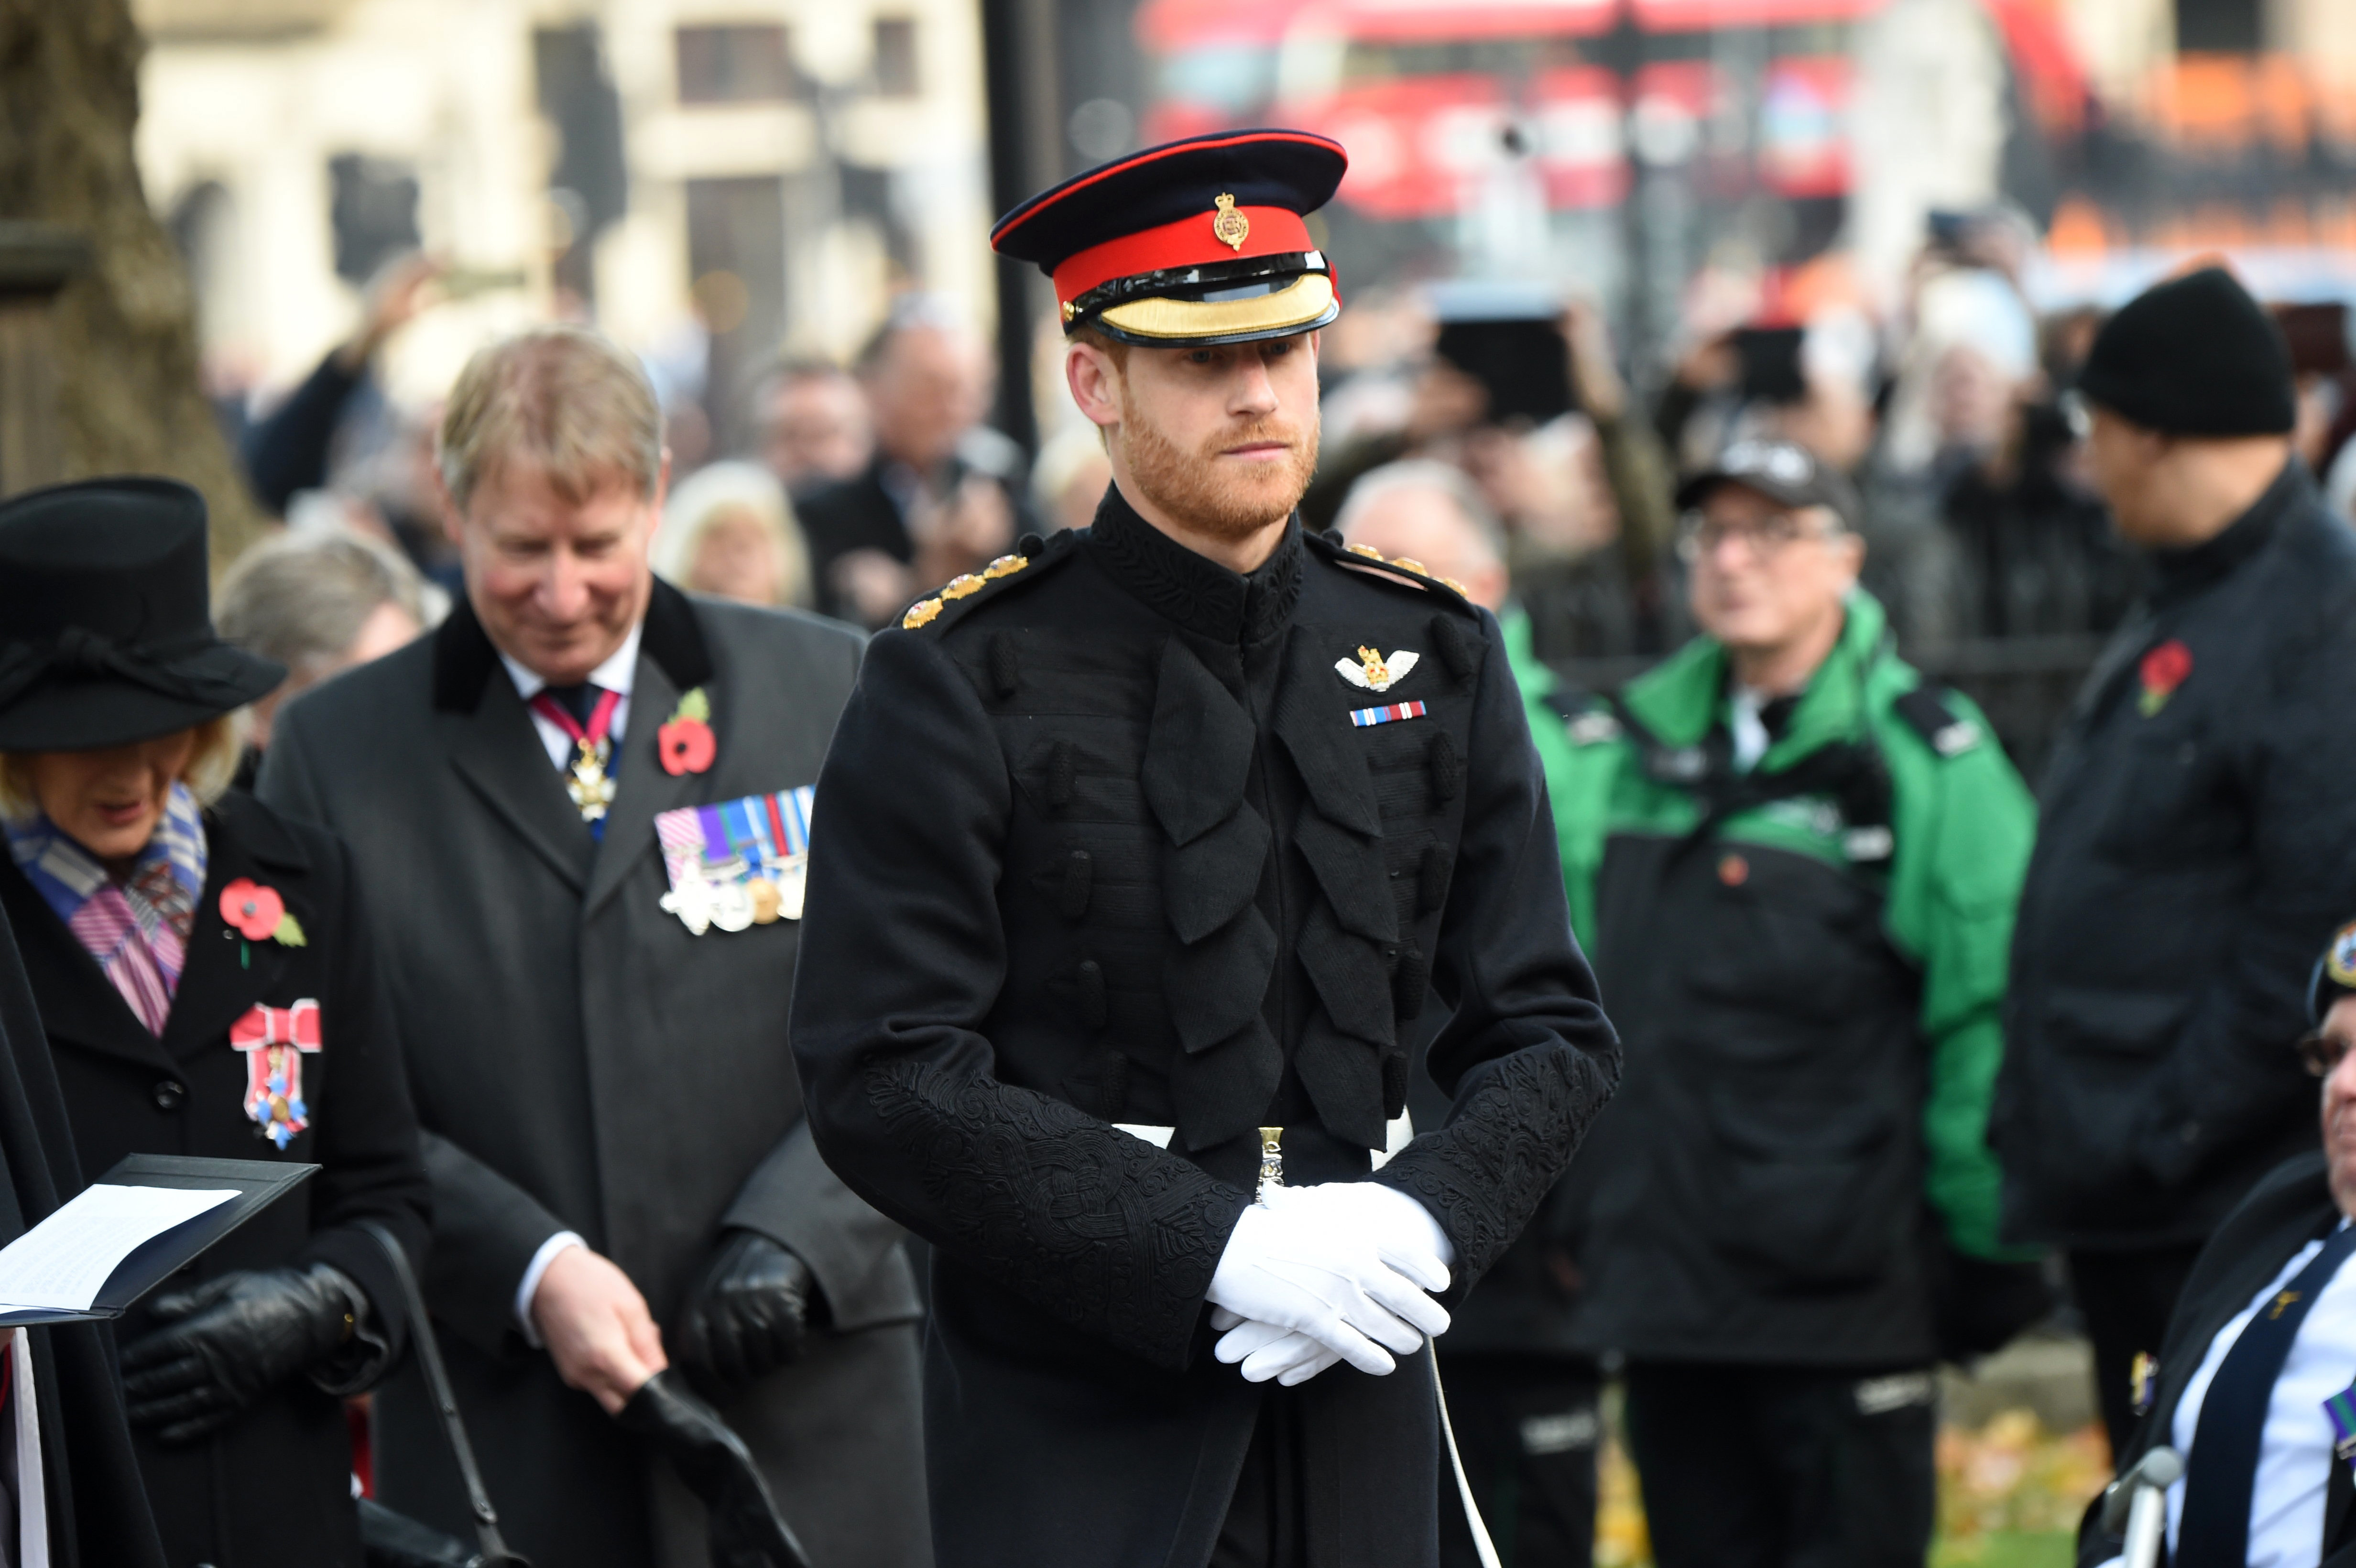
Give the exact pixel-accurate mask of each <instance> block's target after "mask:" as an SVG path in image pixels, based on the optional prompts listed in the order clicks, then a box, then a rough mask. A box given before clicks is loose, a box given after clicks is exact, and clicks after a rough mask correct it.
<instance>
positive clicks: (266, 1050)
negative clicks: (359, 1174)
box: [229, 997, 320, 1148]
mask: <svg viewBox="0 0 2356 1568" xmlns="http://www.w3.org/2000/svg"><path fill="white" fill-rule="evenodd" d="M229 1042H230V1045H232V1046H234V1047H236V1048H237V1049H238V1050H239V1051H243V1052H245V1114H246V1115H248V1116H251V1117H252V1119H253V1123H254V1125H255V1126H257V1127H259V1128H260V1129H261V1130H262V1136H265V1137H267V1138H269V1139H270V1141H271V1142H273V1143H274V1144H276V1145H277V1146H278V1147H280V1148H284V1147H286V1146H287V1145H288V1144H290V1143H292V1142H294V1140H295V1135H296V1134H297V1133H300V1132H302V1131H303V1130H304V1129H305V1128H306V1127H308V1126H309V1125H311V1114H310V1107H309V1106H308V1105H307V1104H305V1103H304V1099H303V1058H305V1056H311V1055H316V1053H317V1052H318V1050H319V1045H320V1033H319V1004H318V1002H317V1001H316V999H315V998H313V997H304V998H303V999H302V1000H300V1001H298V1002H295V1004H294V1005H293V1006H291V1007H284V1008H273V1007H271V1006H270V1005H268V1004H267V1003H263V1002H257V1003H255V1004H254V1005H253V1006H252V1007H251V1008H247V1009H246V1012H245V1016H244V1017H242V1018H241V1019H238V1020H237V1021H236V1022H235V1023H233V1024H231V1025H230V1026H229Z"/></svg>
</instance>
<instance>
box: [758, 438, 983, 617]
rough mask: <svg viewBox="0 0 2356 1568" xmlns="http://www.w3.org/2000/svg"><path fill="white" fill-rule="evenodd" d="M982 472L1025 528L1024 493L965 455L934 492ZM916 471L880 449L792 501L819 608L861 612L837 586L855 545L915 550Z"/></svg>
mask: <svg viewBox="0 0 2356 1568" xmlns="http://www.w3.org/2000/svg"><path fill="white" fill-rule="evenodd" d="M971 475H980V476H981V477H983V478H985V479H988V480H990V481H991V483H993V484H996V485H1000V486H1001V488H1004V489H1006V490H1007V497H1006V498H1007V504H1008V506H1009V507H1011V508H1012V511H1013V513H1014V517H1015V523H1016V526H1017V527H1018V528H1022V527H1027V526H1028V522H1029V517H1030V511H1029V507H1028V505H1027V503H1026V502H1025V501H1024V500H1023V496H1021V495H1019V494H1017V493H1016V492H1015V491H1014V490H1013V489H1012V487H1011V486H1008V485H1006V483H1005V481H1004V479H1002V478H1001V477H1000V476H998V475H989V474H983V473H982V472H981V471H980V470H979V469H976V468H974V467H972V466H971V465H970V464H967V463H966V462H965V461H964V460H963V459H961V458H955V457H953V458H951V459H949V461H948V463H947V464H944V465H943V468H942V471H941V473H940V474H939V475H937V476H936V477H935V479H934V481H933V485H932V488H933V493H934V494H936V495H937V496H950V495H954V494H955V493H956V490H957V487H958V485H960V484H962V483H964V481H965V480H966V479H967V478H968V477H969V476H971ZM924 485H926V481H925V480H924V479H923V478H921V477H919V476H918V475H917V474H916V470H914V469H912V468H910V467H909V466H908V465H907V464H904V463H901V462H898V461H896V460H895V459H894V458H892V457H890V456H887V455H886V454H884V453H881V452H878V453H876V454H875V456H874V457H873V459H872V460H871V461H870V462H869V463H868V464H867V466H866V468H865V469H864V470H863V471H862V472H860V473H858V474H855V475H851V477H850V478H848V479H842V480H838V481H836V482H835V483H834V484H831V485H821V486H820V487H819V488H818V489H816V490H813V491H811V492H810V493H809V495H807V496H802V497H800V498H799V499H798V500H797V501H796V502H795V503H794V518H795V520H796V521H797V522H798V523H799V524H800V525H801V530H802V536H803V538H804V539H805V540H806V541H807V542H808V543H809V556H810V579H811V581H813V582H815V583H817V585H818V603H819V609H821V610H823V611H825V612H826V613H828V614H830V615H839V616H841V617H842V618H843V619H844V620H847V621H856V620H857V619H858V618H859V617H858V615H857V613H855V612H854V611H853V609H852V608H851V604H850V603H849V601H847V600H845V599H843V598H842V597H841V595H840V594H838V593H836V592H835V591H834V583H833V581H832V573H833V570H834V563H835V562H836V561H837V560H841V558H842V557H844V556H845V555H848V554H850V553H851V551H852V550H858V549H873V550H881V551H882V552H883V554H885V555H888V556H890V557H891V558H892V559H893V560H897V561H906V560H910V559H912V558H913V557H914V556H915V554H916V541H915V540H914V539H911V538H909V535H908V513H907V510H906V509H905V507H904V505H903V498H904V497H913V496H915V495H916V493H917V491H918V490H919V489H920V488H922V487H923V486H924Z"/></svg>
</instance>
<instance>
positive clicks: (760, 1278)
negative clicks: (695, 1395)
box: [679, 1231, 818, 1399]
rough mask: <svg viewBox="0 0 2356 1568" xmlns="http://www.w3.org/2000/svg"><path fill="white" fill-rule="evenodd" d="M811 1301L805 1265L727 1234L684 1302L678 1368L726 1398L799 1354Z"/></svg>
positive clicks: (752, 1236) (763, 1240) (813, 1288)
mask: <svg viewBox="0 0 2356 1568" xmlns="http://www.w3.org/2000/svg"><path fill="white" fill-rule="evenodd" d="M817 1298H818V1281H817V1280H816V1279H815V1278H813V1277H812V1276H811V1275H810V1271H809V1264H806V1263H804V1262H802V1260H801V1259H799V1258H798V1257H796V1256H794V1254H793V1253H789V1252H787V1250H786V1249H785V1248H783V1247H781V1246H779V1245H778V1244H777V1243H775V1242H773V1241H771V1240H770V1239H769V1238H768V1237H766V1236H764V1235H762V1234H761V1233H760V1232H757V1231H730V1232H726V1234H725V1235H724V1236H723V1239H722V1241H721V1243H720V1246H719V1249H718V1250H717V1251H715V1252H714V1253H712V1262H711V1263H710V1264H707V1265H706V1266H705V1268H704V1271H703V1277H702V1278H701V1280H699V1281H697V1282H696V1286H695V1290H694V1293H693V1294H692V1295H691V1296H689V1297H688V1303H687V1315H686V1317H685V1319H684V1320H683V1321H682V1322H681V1323H680V1328H679V1364H680V1367H681V1368H682V1369H684V1370H685V1371H686V1372H687V1375H688V1377H689V1379H690V1380H691V1381H693V1382H694V1384H695V1386H696V1387H697V1388H698V1389H700V1390H701V1391H702V1392H704V1393H706V1394H708V1395H710V1396H711V1397H712V1398H714V1399H725V1398H727V1397H728V1396H729V1395H730V1394H733V1393H734V1392H737V1391H738V1390H740V1389H742V1388H743V1387H744V1385H745V1384H746V1383H749V1382H751V1381H753V1380H754V1379H755V1378H757V1377H759V1376H761V1375H762V1374H763V1373H765V1372H769V1371H775V1370H776V1369H777V1368H779V1367H782V1366H784V1365H785V1364H786V1363H787V1362H788V1361H791V1360H795V1359H796V1358H797V1357H798V1356H800V1354H801V1353H802V1345H803V1342H804V1341H805V1340H806V1339H808V1337H809V1317H810V1307H811V1304H812V1302H814V1301H815V1300H816V1299H817Z"/></svg>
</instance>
